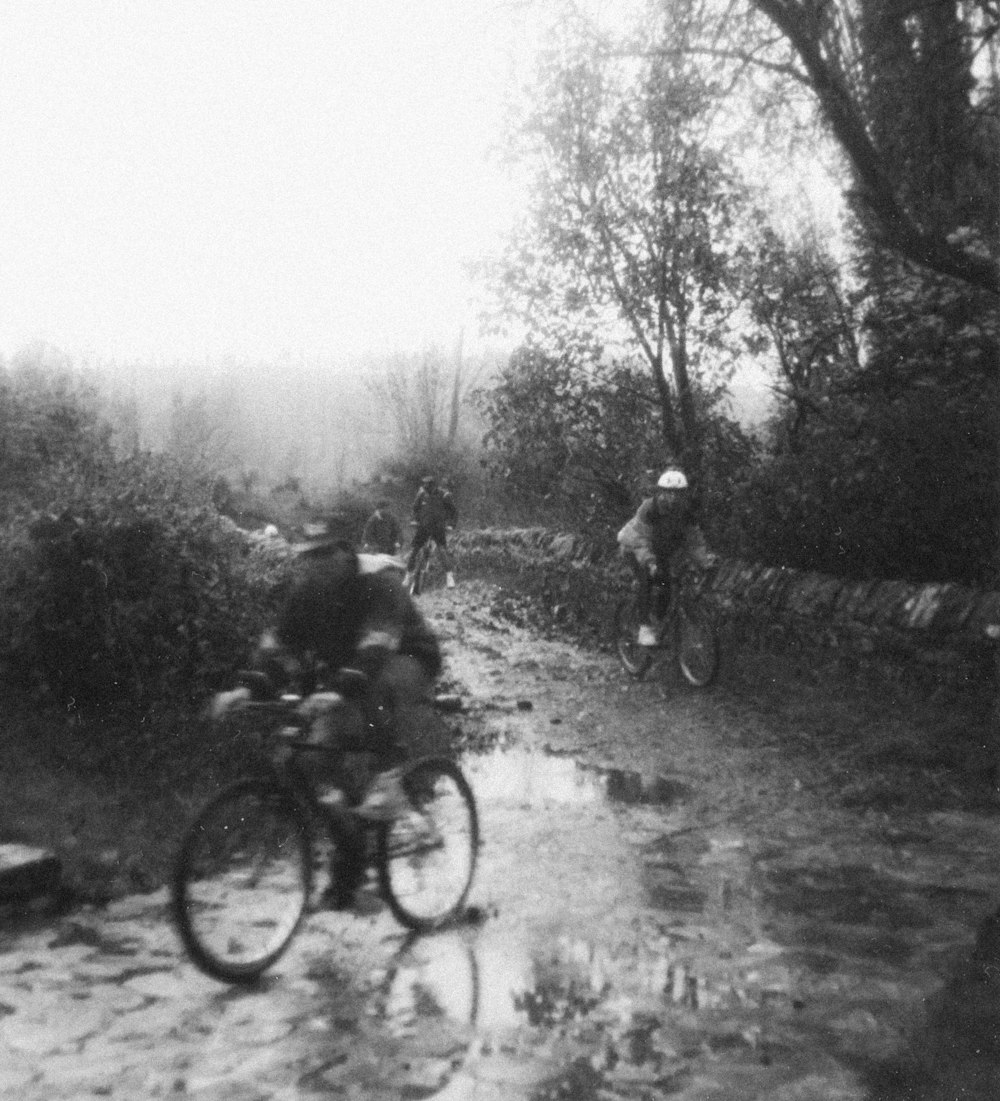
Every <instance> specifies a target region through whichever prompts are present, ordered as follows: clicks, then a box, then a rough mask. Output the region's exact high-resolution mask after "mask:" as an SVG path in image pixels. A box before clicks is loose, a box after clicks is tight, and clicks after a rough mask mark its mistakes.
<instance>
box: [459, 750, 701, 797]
mask: <svg viewBox="0 0 1000 1101" xmlns="http://www.w3.org/2000/svg"><path fill="white" fill-rule="evenodd" d="M462 767H463V769H464V770H465V772H466V774H467V775H468V777H469V779H470V781H471V782H472V784H473V786H474V787H475V790H476V796H477V798H479V799H481V800H483V801H484V802H508V801H509V802H516V803H519V804H521V805H524V804H528V805H531V804H538V803H544V802H556V803H564V804H577V805H587V804H595V803H624V804H628V805H630V806H635V805H639V804H655V805H657V806H665V805H668V804H672V803H676V802H678V801H680V800H681V799H684V798H686V797H687V795H688V794H689V792H688V789H687V788H686V787H685V786H684V785H683V784H681V783H678V782H677V781H676V780H671V779H669V778H668V777H666V776H661V775H658V774H643V773H639V772H633V771H630V770H627V769H620V768H604V767H601V766H598V765H590V764H583V763H582V762H580V761H577V760H574V759H573V758H572V757H565V756H559V755H556V754H553V753H546V752H544V751H531V750H526V749H499V750H494V751H493V752H491V753H487V754H470V755H468V756H466V757H465V758H464V759H463V761H462Z"/></svg>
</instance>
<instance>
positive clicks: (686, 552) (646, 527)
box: [618, 497, 712, 570]
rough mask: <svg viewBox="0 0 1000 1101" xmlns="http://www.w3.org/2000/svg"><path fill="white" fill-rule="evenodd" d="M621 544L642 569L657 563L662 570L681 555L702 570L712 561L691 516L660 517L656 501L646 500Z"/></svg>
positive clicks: (621, 536)
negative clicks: (651, 563) (702, 567)
mask: <svg viewBox="0 0 1000 1101" xmlns="http://www.w3.org/2000/svg"><path fill="white" fill-rule="evenodd" d="M618 544H619V546H620V547H621V549H622V551H623V552H628V553H630V554H634V555H635V557H636V559H637V560H638V561H639V562H640V564H642V565H643V566H645V565H648V564H649V563H650V562H654V561H655V562H656V563H657V565H658V566H659V568H660V569H662V570H666V569H668V568H669V567H670V565H671V563H672V562H674V561H676V560H677V559H678V557H679V556H681V555H683V556H686V557H687V558H689V559H690V560H692V561H693V562H696V563H697V564H698V565H700V566H706V565H708V564H710V562H711V560H712V555H711V552H710V551H709V549H708V545H707V543H706V542H705V536H704V535H703V534H702V531H701V528H700V527H699V526H698V524H697V523H696V522H695V519H694V517H693V516H692V515H691V513H690V512H688V511H683V512H670V513H666V514H664V513H661V512H659V511H658V510H657V508H656V499H655V497H647V498H646V500H645V501H643V502H642V504H641V505H640V506H639V509H638V511H637V512H636V514H635V515H634V516H633V517H632V519H631V520H629V522H628V523H627V524H626V525H625V526H624V527H623V528H622V529H621V531H620V532H618Z"/></svg>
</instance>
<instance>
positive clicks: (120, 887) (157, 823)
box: [0, 698, 248, 901]
mask: <svg viewBox="0 0 1000 1101" xmlns="http://www.w3.org/2000/svg"><path fill="white" fill-rule="evenodd" d="M0 713H2V716H3V719H2V721H3V731H4V734H3V755H4V767H3V770H2V771H0V840H2V841H20V842H23V843H26V844H32V845H39V846H43V847H45V848H48V849H51V850H52V851H53V852H55V853H56V855H57V856H59V857H60V859H61V860H62V863H63V869H64V876H63V886H64V893H65V895H66V896H67V899H68V900H70V901H72V900H78V901H103V900H107V899H109V898H114V897H118V896H121V895H123V894H127V893H130V892H142V891H149V890H153V889H155V888H156V887H158V886H160V885H161V884H163V883H164V882H165V881H166V879H167V877H168V876H169V871H170V865H171V861H172V859H173V854H174V853H175V852H176V847H177V844H178V841H179V839H180V835H181V831H182V830H183V827H184V824H185V823H186V822H187V821H188V820H189V819H190V817H191V815H192V813H193V812H194V809H195V808H196V807H197V806H198V805H200V803H201V802H202V801H203V800H204V799H206V798H207V797H208V795H209V794H210V793H211V792H212V791H214V790H216V788H217V786H218V785H219V783H221V782H222V781H224V779H225V778H226V777H228V776H230V775H232V774H233V772H234V770H235V769H236V768H237V767H238V765H239V764H240V761H241V758H245V757H246V756H247V753H248V750H247V748H246V745H245V744H241V740H240V739H239V738H238V737H234V736H233V735H232V734H230V735H229V736H228V737H227V738H220V736H219V734H218V733H217V732H214V731H212V730H211V729H210V728H209V727H208V726H207V724H205V723H203V722H201V721H200V720H197V719H191V718H189V717H186V716H184V715H177V714H175V715H160V716H156V717H153V718H146V719H145V720H143V721H142V722H137V721H135V719H133V718H130V717H129V716H127V715H120V714H119V715H112V716H106V717H104V718H103V719H101V720H91V721H89V722H88V721H76V722H67V721H66V719H65V718H63V717H62V716H60V715H53V714H45V713H41V712H39V711H38V709H37V708H33V707H31V706H29V705H28V704H27V703H26V702H24V701H20V700H17V699H11V698H7V699H5V700H3V701H2V703H0Z"/></svg>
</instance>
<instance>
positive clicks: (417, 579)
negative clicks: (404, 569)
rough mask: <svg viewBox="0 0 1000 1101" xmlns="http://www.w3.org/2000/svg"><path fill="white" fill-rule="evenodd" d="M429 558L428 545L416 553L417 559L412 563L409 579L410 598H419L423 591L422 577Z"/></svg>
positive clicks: (429, 550)
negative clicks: (411, 572)
mask: <svg viewBox="0 0 1000 1101" xmlns="http://www.w3.org/2000/svg"><path fill="white" fill-rule="evenodd" d="M430 557H431V547H430V543H429V542H428V543H424V545H423V546H422V547H421V548H420V550H419V551H418V552H417V559H416V561H415V562H414V563H413V574H412V576H411V578H410V596H419V595H420V594H421V593H422V592H423V590H424V575H425V574H426V572H427V565H428V562H429V561H430Z"/></svg>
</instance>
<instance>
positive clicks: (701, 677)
mask: <svg viewBox="0 0 1000 1101" xmlns="http://www.w3.org/2000/svg"><path fill="white" fill-rule="evenodd" d="M676 653H677V665H678V667H679V668H680V671H681V674H682V675H683V677H684V679H685V680H686V681H687V682H688V684H691V685H693V686H694V687H695V688H707V687H708V686H709V685H710V684H711V683H712V681H713V680H715V675H716V673H718V671H719V639H718V636H717V635H716V633H715V628H714V627H713V626H712V621H711V619H710V617H709V616H708V614H707V613H706V612H705V610H704V609H703V608H701V607H699V606H698V604H697V602H692V603H690V604H689V606H687V607H683V606H682V607H681V609H680V610H679V612H678V616H677V649H676Z"/></svg>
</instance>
